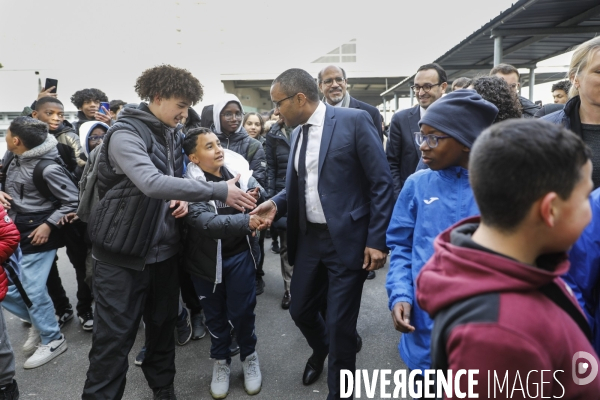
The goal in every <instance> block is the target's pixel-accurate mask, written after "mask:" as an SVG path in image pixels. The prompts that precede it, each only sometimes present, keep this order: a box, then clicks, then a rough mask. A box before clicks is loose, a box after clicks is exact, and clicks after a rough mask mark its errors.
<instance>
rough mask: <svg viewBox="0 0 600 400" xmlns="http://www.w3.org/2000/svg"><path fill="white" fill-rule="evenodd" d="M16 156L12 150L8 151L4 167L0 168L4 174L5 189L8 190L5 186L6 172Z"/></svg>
mask: <svg viewBox="0 0 600 400" xmlns="http://www.w3.org/2000/svg"><path fill="white" fill-rule="evenodd" d="M14 158H15V154H14V153H13V152H12V151H7V152H6V159H5V160H4V164H2V169H0V172H2V173H3V174H4V179H3V180H2V182H1V183H2V190H3V191H6V188H5V187H4V184H5V182H6V174H7V173H8V167H10V163H11V162H12V160H14Z"/></svg>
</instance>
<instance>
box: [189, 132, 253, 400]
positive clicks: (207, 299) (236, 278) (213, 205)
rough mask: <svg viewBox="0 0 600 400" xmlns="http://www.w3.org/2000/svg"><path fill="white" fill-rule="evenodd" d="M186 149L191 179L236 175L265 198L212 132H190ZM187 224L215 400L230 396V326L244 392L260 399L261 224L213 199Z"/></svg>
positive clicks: (192, 209)
mask: <svg viewBox="0 0 600 400" xmlns="http://www.w3.org/2000/svg"><path fill="white" fill-rule="evenodd" d="M183 149H184V151H185V153H186V154H187V156H188V157H189V159H190V161H191V163H190V164H189V165H188V169H187V172H186V178H188V179H195V180H200V181H202V180H204V181H208V182H220V181H226V180H229V179H232V178H234V177H236V175H237V177H238V182H237V184H236V185H238V186H239V187H240V188H241V189H242V190H244V191H247V192H249V193H250V194H252V195H253V196H254V197H255V198H256V199H257V200H260V198H261V197H264V190H263V189H262V187H261V186H260V185H259V184H258V182H257V181H256V179H254V178H253V177H252V171H251V170H250V167H249V164H248V161H246V159H244V157H243V156H241V155H239V154H237V153H235V152H233V151H230V150H226V149H223V147H221V142H220V141H219V139H218V137H217V135H215V134H214V133H213V132H211V131H210V130H209V129H206V128H196V129H192V130H190V131H189V132H188V133H187V136H186V138H185V140H184V142H183ZM261 192H262V193H261ZM186 222H187V224H188V225H189V226H188V233H187V235H186V239H185V251H184V257H183V258H184V260H183V264H184V268H185V269H186V271H187V272H188V273H189V274H190V275H191V277H192V281H193V283H194V287H195V288H196V293H197V294H198V296H199V297H200V299H201V303H202V308H203V309H204V314H205V316H206V326H207V328H208V330H209V331H210V334H211V342H212V346H211V350H210V353H211V358H214V359H215V364H214V368H213V377H212V382H211V386H210V393H211V395H212V397H213V398H215V399H222V398H225V397H226V396H227V393H228V392H229V375H230V367H229V365H230V364H231V357H230V351H229V346H230V344H231V335H230V331H231V326H230V324H231V325H233V327H234V328H235V329H236V331H237V335H238V336H237V340H238V343H239V346H240V359H241V361H242V367H243V370H244V388H245V390H246V392H247V393H248V394H250V395H254V394H257V393H258V392H260V389H261V386H262V376H261V373H260V366H259V362H258V355H257V353H256V349H255V348H256V335H255V333H254V319H255V315H254V307H255V306H256V289H255V285H254V277H255V268H256V265H257V264H258V262H259V259H258V257H260V253H259V251H258V246H257V244H258V243H257V241H256V238H255V230H256V229H257V228H258V226H259V225H260V220H259V219H258V218H255V216H254V215H249V214H247V213H246V212H243V213H242V212H240V211H238V210H236V209H234V208H232V207H229V206H228V205H226V204H225V203H223V202H220V201H213V200H211V201H209V202H201V203H190V204H189V213H188V215H187V216H186Z"/></svg>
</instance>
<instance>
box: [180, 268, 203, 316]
mask: <svg viewBox="0 0 600 400" xmlns="http://www.w3.org/2000/svg"><path fill="white" fill-rule="evenodd" d="M179 287H180V288H181V299H182V300H183V303H184V304H185V306H186V307H187V308H189V310H190V313H191V314H192V315H196V314H199V313H200V312H201V311H202V304H200V298H199V297H198V295H197V294H196V288H194V283H193V282H192V277H191V276H190V274H188V273H187V272H186V271H185V268H184V267H183V264H182V263H179Z"/></svg>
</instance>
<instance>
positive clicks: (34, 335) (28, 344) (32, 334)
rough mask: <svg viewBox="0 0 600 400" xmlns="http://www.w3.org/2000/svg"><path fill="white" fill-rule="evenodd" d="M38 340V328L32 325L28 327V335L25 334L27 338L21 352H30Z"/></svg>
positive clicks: (39, 339) (39, 340)
mask: <svg viewBox="0 0 600 400" xmlns="http://www.w3.org/2000/svg"><path fill="white" fill-rule="evenodd" d="M40 342H41V338H40V332H38V330H37V329H35V328H34V327H33V326H32V327H31V328H29V335H28V336H27V340H26V341H25V344H24V345H23V352H24V353H25V354H29V353H32V352H33V351H34V350H35V348H36V347H37V345H38V344H39V343H40Z"/></svg>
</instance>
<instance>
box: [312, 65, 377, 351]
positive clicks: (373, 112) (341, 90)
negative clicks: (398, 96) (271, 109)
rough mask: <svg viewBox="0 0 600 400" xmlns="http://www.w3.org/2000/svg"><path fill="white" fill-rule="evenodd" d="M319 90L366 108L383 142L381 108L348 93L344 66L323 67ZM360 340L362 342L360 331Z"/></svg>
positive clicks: (340, 103) (331, 100)
mask: <svg viewBox="0 0 600 400" xmlns="http://www.w3.org/2000/svg"><path fill="white" fill-rule="evenodd" d="M317 83H318V85H319V90H321V93H323V96H324V97H323V102H324V103H327V104H329V105H330V106H334V107H345V108H356V109H357V110H365V111H366V112H368V113H369V115H370V116H371V118H372V119H373V124H374V125H375V128H377V132H378V133H379V137H380V138H381V142H382V143H383V130H382V126H381V114H380V113H379V110H377V109H376V108H375V107H373V106H372V105H370V104H367V103H364V102H362V101H360V100H357V99H355V98H354V97H352V96H350V93H348V79H347V78H346V71H344V68H341V67H337V66H335V65H330V66H328V67H325V68H323V69H322V70H321V71H320V72H319V74H318V75H317ZM367 279H375V271H369V275H367ZM356 335H357V337H358V338H359V341H361V342H362V339H360V336H358V333H357V334H356Z"/></svg>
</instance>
